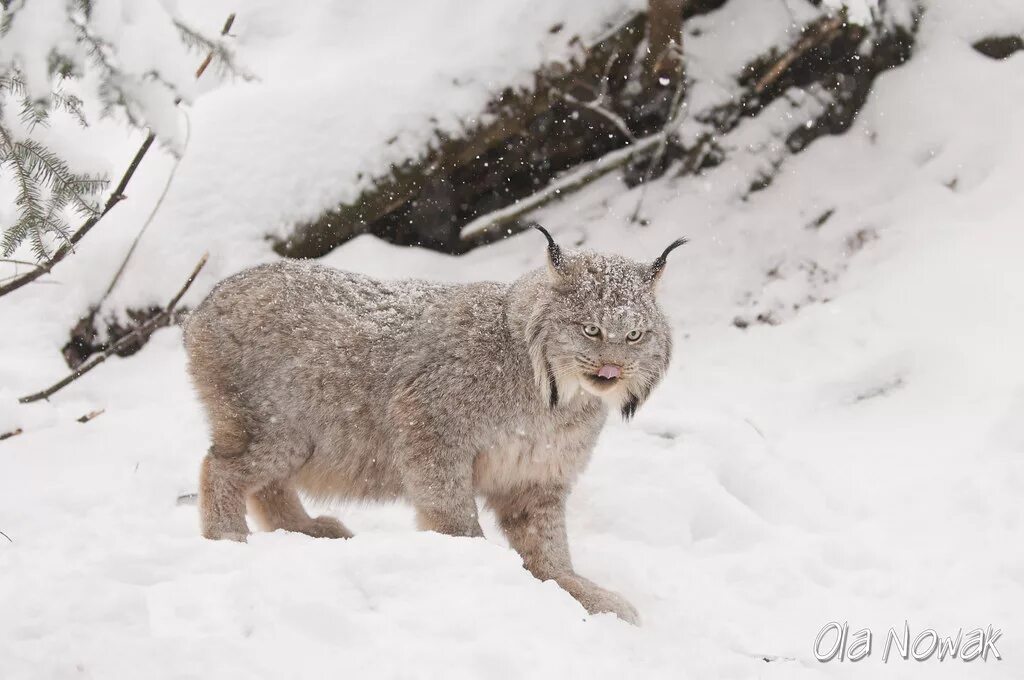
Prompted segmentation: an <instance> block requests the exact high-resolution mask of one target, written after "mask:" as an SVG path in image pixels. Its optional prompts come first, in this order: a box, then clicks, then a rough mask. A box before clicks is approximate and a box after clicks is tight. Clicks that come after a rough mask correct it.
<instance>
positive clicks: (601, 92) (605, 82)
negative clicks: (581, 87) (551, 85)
mask: <svg viewBox="0 0 1024 680" xmlns="http://www.w3.org/2000/svg"><path fill="white" fill-rule="evenodd" d="M618 58H619V51H618V50H615V51H614V52H612V54H611V56H610V57H608V61H607V62H606V63H605V65H604V73H603V74H602V75H601V80H600V84H599V86H598V90H597V94H595V95H594V98H593V99H591V100H590V101H586V102H585V101H583V100H581V99H578V98H576V97H574V96H573V95H571V94H569V93H567V92H562V91H561V90H557V89H552V90H551V91H552V92H553V93H555V94H557V95H558V96H559V97H561V98H562V99H564V100H565V101H566V102H568V103H570V104H573V105H575V106H581V107H583V108H585V109H590V110H591V111H593V112H594V113H596V114H598V115H600V116H603V117H604V118H606V119H607V120H609V121H611V123H612V124H613V125H614V126H615V127H616V128H617V129H618V131H619V132H621V133H622V134H623V136H625V138H626V139H628V140H629V141H630V142H635V141H636V136H635V135H634V134H633V131H632V130H630V129H629V126H628V125H626V121H624V120H622V116H620V115H618V114H617V113H615V112H614V111H612V110H611V109H609V108H608V107H607V106H605V102H606V101H607V99H608V90H609V86H610V83H611V72H612V67H613V66H614V65H615V61H616V60H617V59H618ZM588 89H589V88H588Z"/></svg>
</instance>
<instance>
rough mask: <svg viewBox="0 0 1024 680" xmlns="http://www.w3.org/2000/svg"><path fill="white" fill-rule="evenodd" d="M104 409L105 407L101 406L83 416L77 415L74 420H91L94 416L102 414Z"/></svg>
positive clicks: (81, 421) (84, 421)
mask: <svg viewBox="0 0 1024 680" xmlns="http://www.w3.org/2000/svg"><path fill="white" fill-rule="evenodd" d="M106 410H107V409H105V408H101V409H97V410H95V411H89V412H88V413H86V414H85V415H84V416H79V417H78V418H77V419H76V420H78V422H80V423H87V422H89V421H90V420H92V419H93V418H95V417H97V416H101V415H103V414H104V413H105V412H106Z"/></svg>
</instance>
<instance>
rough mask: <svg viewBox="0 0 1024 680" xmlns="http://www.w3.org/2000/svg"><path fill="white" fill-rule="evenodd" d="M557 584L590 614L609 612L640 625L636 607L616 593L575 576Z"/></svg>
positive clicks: (627, 621)
mask: <svg viewBox="0 0 1024 680" xmlns="http://www.w3.org/2000/svg"><path fill="white" fill-rule="evenodd" d="M558 583H559V585H561V586H562V587H563V588H564V589H565V590H566V591H568V592H569V594H570V595H572V596H573V597H574V598H576V601H577V602H579V603H580V604H581V605H583V608H584V609H586V610H587V611H588V612H590V613H591V614H602V613H605V612H609V613H612V614H615V615H616V616H618V617H619V618H620V619H622V620H623V621H625V622H626V623H632V624H633V625H634V626H639V625H640V613H639V612H637V610H636V607H634V606H633V605H631V604H630V603H629V602H628V601H627V600H626V598H624V597H622V596H621V595H619V594H618V593H613V592H612V591H610V590H605V589H604V588H602V587H600V586H598V585H595V584H593V583H591V582H590V581H588V580H587V579H585V578H582V577H580V576H575V575H573V576H572V577H568V578H565V579H558Z"/></svg>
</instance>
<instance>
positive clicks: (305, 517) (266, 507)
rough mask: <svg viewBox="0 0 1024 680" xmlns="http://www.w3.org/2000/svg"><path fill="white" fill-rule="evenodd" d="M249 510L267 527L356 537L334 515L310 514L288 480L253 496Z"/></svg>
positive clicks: (266, 487) (263, 526) (309, 533)
mask: <svg viewBox="0 0 1024 680" xmlns="http://www.w3.org/2000/svg"><path fill="white" fill-rule="evenodd" d="M249 510H250V512H251V513H252V515H253V517H254V518H255V519H256V522H257V524H259V526H260V528H261V529H263V530H264V531H275V530H277V529H284V530H285V531H295V532H298V533H302V534H306V535H308V536H313V537H314V538H352V532H351V531H349V530H348V527H346V526H345V525H344V524H342V523H341V522H340V521H338V520H337V519H336V518H334V517H329V516H327V515H321V516H320V517H315V518H314V517H310V516H309V514H307V513H306V510H305V508H303V507H302V501H301V500H300V499H299V494H298V493H296V491H295V489H294V487H292V485H291V484H289V483H288V482H282V481H275V482H271V483H270V484H267V485H266V486H264V487H263V488H262V489H259V490H258V491H255V492H254V493H252V494H251V495H250V496H249Z"/></svg>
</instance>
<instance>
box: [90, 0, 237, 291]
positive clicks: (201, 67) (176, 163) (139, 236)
mask: <svg viewBox="0 0 1024 680" xmlns="http://www.w3.org/2000/svg"><path fill="white" fill-rule="evenodd" d="M234 23H235V13H234V12H232V13H231V14H229V15H228V18H227V20H226V21H225V22H224V28H222V29H221V30H220V34H221V35H227V34H228V31H230V30H231V26H232V24H234ZM213 56H214V53H213V51H212V50H211V51H210V53H209V54H208V55H207V56H206V59H204V60H203V63H201V64H200V65H199V68H198V69H196V80H198V79H199V77H200V76H202V75H203V73H204V72H205V71H206V67H207V66H209V65H210V62H211V61H212V60H213ZM178 101H179V102H180V99H179V100H178ZM181 112H182V114H183V115H184V116H185V143H184V145H183V146H182V151H181V154H179V155H178V156H176V157H175V159H174V165H173V166H172V167H171V172H170V173H169V174H168V175H167V182H166V183H165V184H164V189H163V191H162V192H160V197H159V198H158V199H157V200H156V204H155V205H154V206H153V209H152V210H150V211H149V216H148V217H146V221H145V222H143V223H142V228H141V229H139V233H138V234H136V235H135V239H134V240H133V241H132V244H131V246H130V247H129V248H128V252H127V253H125V256H124V259H123V260H121V266H119V267H118V268H117V272H115V273H114V276H113V278H111V279H110V284H109V285H108V286H107V289H106V291H104V293H103V295H102V297H100V300H99V302H97V303H96V309H99V307H100V306H102V304H103V303H104V301H106V299H107V298H108V297H110V293H111V292H112V291H113V290H114V286H116V285H117V282H118V280H120V278H121V276H122V275H123V274H124V270H125V268H127V266H128V261H129V260H130V259H131V258H132V255H133V254H134V253H135V248H136V247H138V245H139V241H141V240H142V235H143V234H144V233H146V229H148V228H149V225H150V223H151V222H152V221H153V218H154V217H156V213H157V211H158V210H160V206H161V205H163V202H164V198H166V196H167V192H168V191H170V190H171V182H173V181H174V176H175V175H176V174H177V172H178V166H179V165H180V164H181V159H182V158H184V157H185V151H187V150H188V143H189V140H190V139H191V137H192V124H191V123H190V122H189V117H188V112H187V111H185V110H184V109H182V110H181Z"/></svg>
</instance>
